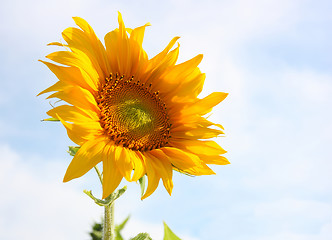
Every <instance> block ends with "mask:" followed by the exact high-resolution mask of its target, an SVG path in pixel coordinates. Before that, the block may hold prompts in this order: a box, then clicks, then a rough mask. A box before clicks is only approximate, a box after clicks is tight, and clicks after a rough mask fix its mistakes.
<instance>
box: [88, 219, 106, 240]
mask: <svg viewBox="0 0 332 240" xmlns="http://www.w3.org/2000/svg"><path fill="white" fill-rule="evenodd" d="M89 234H90V236H91V238H92V240H102V235H103V226H102V224H101V223H94V224H93V226H92V232H90V233H89Z"/></svg>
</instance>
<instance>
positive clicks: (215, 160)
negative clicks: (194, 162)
mask: <svg viewBox="0 0 332 240" xmlns="http://www.w3.org/2000/svg"><path fill="white" fill-rule="evenodd" d="M198 157H199V158H200V159H201V160H202V161H204V162H205V163H206V164H216V165H227V164H230V162H229V161H228V160H227V158H225V157H223V156H211V155H210V156H208V155H204V154H199V155H198Z"/></svg>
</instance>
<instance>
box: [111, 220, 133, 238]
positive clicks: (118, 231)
mask: <svg viewBox="0 0 332 240" xmlns="http://www.w3.org/2000/svg"><path fill="white" fill-rule="evenodd" d="M129 218H130V216H128V217H127V218H126V219H125V220H124V221H123V222H122V223H121V224H119V225H116V226H115V229H114V231H115V240H123V237H122V235H121V230H122V229H123V228H124V226H125V225H126V223H127V222H128V220H129Z"/></svg>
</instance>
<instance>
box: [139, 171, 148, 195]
mask: <svg viewBox="0 0 332 240" xmlns="http://www.w3.org/2000/svg"><path fill="white" fill-rule="evenodd" d="M138 182H139V185H140V187H141V197H143V195H144V192H145V183H146V175H144V176H143V177H141V178H140V179H138Z"/></svg>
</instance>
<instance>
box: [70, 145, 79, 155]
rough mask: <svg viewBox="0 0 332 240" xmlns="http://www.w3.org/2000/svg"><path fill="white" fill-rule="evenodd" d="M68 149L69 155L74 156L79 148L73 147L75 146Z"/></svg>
mask: <svg viewBox="0 0 332 240" xmlns="http://www.w3.org/2000/svg"><path fill="white" fill-rule="evenodd" d="M68 148H69V150H68V151H67V152H68V153H69V154H70V156H75V154H76V153H77V151H78V149H80V147H75V146H69V147H68Z"/></svg>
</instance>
